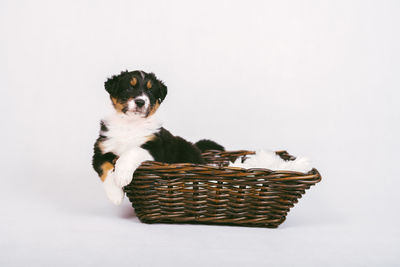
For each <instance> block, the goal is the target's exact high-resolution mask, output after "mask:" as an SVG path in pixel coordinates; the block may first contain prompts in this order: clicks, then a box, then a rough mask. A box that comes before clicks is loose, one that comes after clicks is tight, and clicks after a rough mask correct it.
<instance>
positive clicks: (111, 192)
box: [103, 171, 125, 205]
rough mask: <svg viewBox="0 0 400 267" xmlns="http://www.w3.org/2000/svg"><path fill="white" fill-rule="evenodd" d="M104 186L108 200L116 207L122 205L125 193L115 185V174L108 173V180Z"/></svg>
mask: <svg viewBox="0 0 400 267" xmlns="http://www.w3.org/2000/svg"><path fill="white" fill-rule="evenodd" d="M103 186H104V190H105V191H106V195H107V197H108V199H109V200H110V201H111V202H112V203H114V204H115V205H120V204H121V203H122V200H123V199H124V195H125V193H124V191H123V190H122V188H121V187H118V186H117V185H116V184H115V175H114V172H112V171H110V172H109V173H108V175H107V178H106V179H105V180H104V182H103Z"/></svg>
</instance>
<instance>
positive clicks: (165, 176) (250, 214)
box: [124, 150, 321, 228]
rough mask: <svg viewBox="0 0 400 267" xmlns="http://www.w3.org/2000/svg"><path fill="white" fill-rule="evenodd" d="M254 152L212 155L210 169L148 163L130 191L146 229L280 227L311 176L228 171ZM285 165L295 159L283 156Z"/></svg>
mask: <svg viewBox="0 0 400 267" xmlns="http://www.w3.org/2000/svg"><path fill="white" fill-rule="evenodd" d="M249 154H254V151H244V150H241V151H225V152H221V151H212V150H210V151H206V152H205V153H203V157H204V158H205V160H206V163H207V164H205V165H198V164H191V163H177V164H166V163H160V162H154V161H146V162H144V163H143V164H142V165H141V166H140V167H139V168H138V169H137V170H136V171H135V173H134V177H133V180H132V182H131V183H130V184H129V185H127V186H125V188H124V190H125V192H126V194H127V196H128V198H129V200H130V201H131V202H132V206H133V207H134V209H135V212H136V214H137V216H138V217H139V219H140V221H142V222H144V223H202V224H225V225H241V226H259V227H270V228H275V227H278V226H279V225H280V224H281V223H282V222H283V221H285V219H286V215H287V214H288V212H289V210H290V208H291V207H293V206H294V204H295V203H297V200H298V199H299V198H301V196H302V195H303V194H304V193H305V190H306V189H308V188H310V186H312V185H314V184H316V183H318V182H319V181H321V176H320V174H319V172H318V171H317V170H316V169H312V170H311V171H309V172H308V173H301V172H293V171H271V170H268V169H243V168H235V167H227V166H228V165H229V162H231V161H232V162H233V161H235V160H236V159H237V158H239V157H241V158H242V162H243V161H244V160H245V159H246V155H249ZM276 154H277V155H279V156H280V157H281V158H282V159H284V160H294V159H295V157H293V156H291V155H289V154H288V153H287V152H286V151H277V152H276Z"/></svg>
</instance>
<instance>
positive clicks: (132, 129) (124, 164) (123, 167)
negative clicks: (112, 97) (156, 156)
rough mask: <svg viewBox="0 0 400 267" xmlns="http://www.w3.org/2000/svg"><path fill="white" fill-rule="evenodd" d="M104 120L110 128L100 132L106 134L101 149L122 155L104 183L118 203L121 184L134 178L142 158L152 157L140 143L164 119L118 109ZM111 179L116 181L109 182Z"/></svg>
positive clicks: (109, 193)
mask: <svg viewBox="0 0 400 267" xmlns="http://www.w3.org/2000/svg"><path fill="white" fill-rule="evenodd" d="M103 123H104V124H105V125H106V127H107V129H108V130H107V131H102V132H101V135H103V136H105V137H106V139H105V140H104V141H103V143H102V152H103V153H108V152H112V153H113V154H115V155H117V156H118V157H119V158H118V160H117V162H116V164H115V169H114V171H113V172H109V173H108V175H107V177H106V179H105V181H104V187H105V189H106V192H107V196H108V197H109V199H110V200H111V201H112V202H113V203H114V204H116V205H118V204H120V203H121V201H122V199H121V200H119V199H120V196H121V192H122V198H123V191H122V187H124V186H125V185H127V184H129V183H130V182H131V181H132V176H133V173H134V172H135V170H136V169H137V167H139V166H140V164H141V163H142V162H143V161H147V160H153V157H152V156H151V155H150V153H149V152H148V151H147V150H145V149H143V148H141V145H143V144H144V143H146V142H147V140H148V137H149V136H151V135H152V134H154V133H156V132H158V131H159V129H160V127H161V123H160V122H159V121H158V119H157V117H156V116H154V115H153V116H150V117H147V118H143V117H141V116H138V115H135V114H131V115H125V114H122V113H115V114H113V115H111V116H109V117H107V118H105V119H103ZM111 182H112V183H113V184H110V183H111Z"/></svg>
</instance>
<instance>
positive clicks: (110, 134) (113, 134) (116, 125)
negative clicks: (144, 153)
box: [101, 114, 161, 156]
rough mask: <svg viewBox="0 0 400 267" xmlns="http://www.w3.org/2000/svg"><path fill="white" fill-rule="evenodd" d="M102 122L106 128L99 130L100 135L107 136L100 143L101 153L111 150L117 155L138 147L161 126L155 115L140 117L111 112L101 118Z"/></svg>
mask: <svg viewBox="0 0 400 267" xmlns="http://www.w3.org/2000/svg"><path fill="white" fill-rule="evenodd" d="M103 122H104V124H105V126H106V127H107V129H108V130H107V131H103V132H101V135H103V136H105V137H107V138H106V140H104V142H103V143H102V148H103V153H107V152H112V153H114V154H115V155H117V156H121V155H122V154H124V153H126V152H128V151H130V150H132V149H136V148H140V146H141V145H143V144H144V143H146V142H147V140H148V138H149V136H151V135H152V134H154V133H155V132H158V130H159V129H160V127H161V123H160V122H159V121H158V120H157V118H156V117H155V116H151V117H149V118H141V117H129V116H126V115H123V114H113V115H111V116H109V117H107V118H105V119H103Z"/></svg>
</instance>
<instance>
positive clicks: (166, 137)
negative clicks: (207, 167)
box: [142, 128, 204, 164]
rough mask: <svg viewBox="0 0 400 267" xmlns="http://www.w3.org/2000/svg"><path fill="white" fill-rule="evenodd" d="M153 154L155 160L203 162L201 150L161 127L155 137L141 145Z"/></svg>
mask: <svg viewBox="0 0 400 267" xmlns="http://www.w3.org/2000/svg"><path fill="white" fill-rule="evenodd" d="M142 148H144V149H147V150H148V151H149V152H150V154H151V155H152V156H153V158H154V160H155V161H159V162H165V163H185V162H186V163H198V164H202V163H204V160H203V158H202V157H201V151H200V150H199V149H198V148H197V147H196V146H194V145H193V144H192V143H190V142H188V141H186V140H185V139H183V138H182V137H179V136H173V135H172V134H171V133H170V132H169V131H167V130H166V129H164V128H161V129H160V131H159V132H158V133H156V134H155V138H154V139H153V140H151V141H148V142H147V143H145V144H143V145H142Z"/></svg>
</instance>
